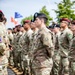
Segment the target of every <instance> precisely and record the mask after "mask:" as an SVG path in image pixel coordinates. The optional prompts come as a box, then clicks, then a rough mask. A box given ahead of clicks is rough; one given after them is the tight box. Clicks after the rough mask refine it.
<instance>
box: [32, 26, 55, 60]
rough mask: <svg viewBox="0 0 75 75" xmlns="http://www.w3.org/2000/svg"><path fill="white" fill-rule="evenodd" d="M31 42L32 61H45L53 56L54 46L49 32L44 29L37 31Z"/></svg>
mask: <svg viewBox="0 0 75 75" xmlns="http://www.w3.org/2000/svg"><path fill="white" fill-rule="evenodd" d="M33 40H34V42H33V59H37V60H40V58H41V57H45V58H46V59H47V58H50V57H52V56H53V51H54V46H53V42H52V36H51V31H50V30H48V29H47V28H45V27H44V28H41V29H39V31H38V33H37V34H36V36H34V38H33Z"/></svg>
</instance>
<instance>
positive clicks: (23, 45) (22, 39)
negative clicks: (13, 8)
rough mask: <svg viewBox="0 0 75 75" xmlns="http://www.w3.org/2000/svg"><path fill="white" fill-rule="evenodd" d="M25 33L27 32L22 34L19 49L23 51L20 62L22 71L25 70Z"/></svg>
mask: <svg viewBox="0 0 75 75" xmlns="http://www.w3.org/2000/svg"><path fill="white" fill-rule="evenodd" d="M25 33H26V32H24V33H23V34H22V36H21V37H20V39H19V49H20V50H21V61H20V65H21V69H22V70H24V66H23V51H24V49H25V44H24V43H25V41H24V36H25Z"/></svg>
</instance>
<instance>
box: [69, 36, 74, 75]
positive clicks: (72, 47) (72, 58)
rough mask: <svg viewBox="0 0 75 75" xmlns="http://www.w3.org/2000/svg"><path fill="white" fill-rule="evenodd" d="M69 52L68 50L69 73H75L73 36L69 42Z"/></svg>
mask: <svg viewBox="0 0 75 75" xmlns="http://www.w3.org/2000/svg"><path fill="white" fill-rule="evenodd" d="M69 50H70V52H69V57H70V62H71V70H72V72H71V75H75V36H74V37H73V39H72V40H71V43H70V49H69Z"/></svg>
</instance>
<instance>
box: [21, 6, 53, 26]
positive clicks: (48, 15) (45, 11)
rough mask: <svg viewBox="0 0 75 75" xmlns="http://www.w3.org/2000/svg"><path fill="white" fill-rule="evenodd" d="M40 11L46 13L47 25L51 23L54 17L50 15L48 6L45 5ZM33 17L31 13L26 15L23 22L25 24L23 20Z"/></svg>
mask: <svg viewBox="0 0 75 75" xmlns="http://www.w3.org/2000/svg"><path fill="white" fill-rule="evenodd" d="M39 12H40V13H44V14H45V15H46V16H47V17H48V21H47V25H49V23H50V21H51V20H52V18H51V17H50V14H49V12H48V10H47V9H46V6H43V7H42V9H41V10H40V11H39ZM32 18H33V16H32V15H30V16H28V17H25V18H24V19H22V21H21V24H23V21H25V20H31V19H32Z"/></svg>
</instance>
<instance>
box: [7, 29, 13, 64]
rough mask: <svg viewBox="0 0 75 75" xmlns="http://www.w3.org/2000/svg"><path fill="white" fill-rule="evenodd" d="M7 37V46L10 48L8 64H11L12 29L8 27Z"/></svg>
mask: <svg viewBox="0 0 75 75" xmlns="http://www.w3.org/2000/svg"><path fill="white" fill-rule="evenodd" d="M8 39H9V42H10V45H9V48H10V54H9V65H12V63H11V61H12V59H11V58H12V42H13V34H12V29H11V28H8Z"/></svg>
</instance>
